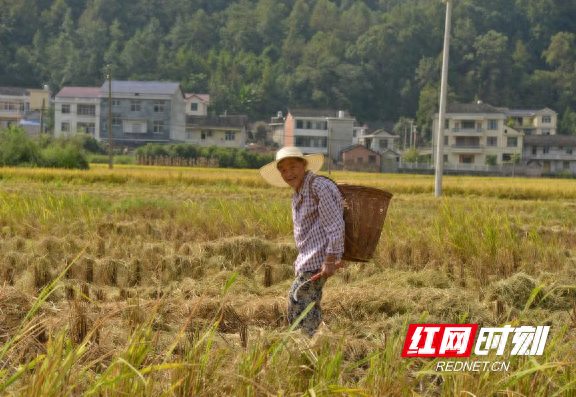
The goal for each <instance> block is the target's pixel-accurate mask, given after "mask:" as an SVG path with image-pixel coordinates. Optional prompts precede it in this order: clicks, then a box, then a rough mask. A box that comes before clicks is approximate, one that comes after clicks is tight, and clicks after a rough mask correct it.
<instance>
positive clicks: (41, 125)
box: [40, 98, 46, 134]
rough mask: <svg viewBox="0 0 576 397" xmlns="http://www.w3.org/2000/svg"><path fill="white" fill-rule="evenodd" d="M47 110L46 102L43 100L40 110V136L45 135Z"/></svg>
mask: <svg viewBox="0 0 576 397" xmlns="http://www.w3.org/2000/svg"><path fill="white" fill-rule="evenodd" d="M45 109H46V100H45V99H44V98H42V109H40V134H43V133H44V110H45Z"/></svg>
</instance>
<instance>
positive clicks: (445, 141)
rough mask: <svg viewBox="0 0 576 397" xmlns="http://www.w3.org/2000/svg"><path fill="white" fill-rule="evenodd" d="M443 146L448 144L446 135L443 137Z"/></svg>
mask: <svg viewBox="0 0 576 397" xmlns="http://www.w3.org/2000/svg"><path fill="white" fill-rule="evenodd" d="M444 146H448V137H447V136H445V137H444Z"/></svg>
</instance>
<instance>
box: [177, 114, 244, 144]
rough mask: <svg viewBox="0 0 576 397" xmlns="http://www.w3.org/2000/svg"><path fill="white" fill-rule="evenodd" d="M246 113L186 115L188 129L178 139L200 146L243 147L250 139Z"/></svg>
mask: <svg viewBox="0 0 576 397" xmlns="http://www.w3.org/2000/svg"><path fill="white" fill-rule="evenodd" d="M247 130H248V117H247V116H244V115H230V116H228V115H222V116H186V130H185V134H184V136H182V137H178V139H176V140H178V141H180V142H186V143H190V144H194V145H200V146H219V147H228V148H243V147H244V146H245V145H246V142H247V140H248V132H247Z"/></svg>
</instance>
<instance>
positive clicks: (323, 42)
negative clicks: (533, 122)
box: [0, 0, 576, 133]
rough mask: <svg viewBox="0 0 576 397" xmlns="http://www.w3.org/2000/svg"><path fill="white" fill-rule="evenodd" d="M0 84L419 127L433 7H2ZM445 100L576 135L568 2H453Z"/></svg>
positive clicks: (353, 1) (431, 51)
mask: <svg viewBox="0 0 576 397" xmlns="http://www.w3.org/2000/svg"><path fill="white" fill-rule="evenodd" d="M0 10H1V12H0V85H9V86H27V87H33V86H40V85H41V84H49V85H50V86H51V88H52V90H53V91H56V90H58V89H59V88H60V87H62V86H64V85H100V84H101V83H102V82H103V79H104V67H105V65H106V64H108V63H110V64H112V65H113V76H114V78H115V79H144V80H148V79H150V80H152V79H154V80H174V81H179V82H180V83H181V84H182V86H183V87H184V89H185V90H186V91H193V92H209V93H210V94H211V97H212V102H213V106H214V109H215V110H216V111H219V112H220V111H224V110H227V111H228V112H242V113H246V114H249V115H250V116H251V117H252V118H253V119H263V118H267V117H269V116H270V115H272V114H274V113H275V112H276V111H277V110H283V109H286V107H305V106H306V107H316V108H326V107H329V108H334V109H340V108H341V109H348V110H350V111H351V112H352V113H353V114H354V115H355V116H356V117H357V118H358V119H360V120H364V121H371V120H396V119H397V118H398V117H400V116H410V117H417V118H418V123H419V124H420V125H421V126H423V124H425V123H427V122H428V121H429V116H430V114H431V112H433V111H434V110H435V109H436V106H437V105H436V103H437V101H438V99H437V97H438V94H437V92H438V90H437V87H438V85H439V79H440V65H441V61H440V59H441V51H442V38H443V31H444V13H445V7H444V4H443V3H442V1H440V0H332V1H331V0H138V1H136V0H134V1H132V0H0ZM452 21H453V25H452V27H453V29H452V33H453V35H452V45H451V62H450V80H449V81H450V92H451V96H452V99H454V100H460V101H471V100H474V99H482V100H483V101H484V102H487V103H490V104H492V105H496V106H508V107H543V106H548V107H551V108H553V109H554V110H556V111H557V112H558V113H559V120H560V123H561V125H560V129H561V132H563V133H576V113H575V111H576V66H575V65H576V34H575V32H576V1H574V0H454V12H453V18H452Z"/></svg>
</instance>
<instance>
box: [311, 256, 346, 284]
mask: <svg viewBox="0 0 576 397" xmlns="http://www.w3.org/2000/svg"><path fill="white" fill-rule="evenodd" d="M345 266H346V263H345V262H343V261H341V260H338V261H335V260H331V259H329V258H327V259H326V260H325V261H324V263H323V264H322V269H321V270H320V271H319V272H318V273H316V274H315V275H313V276H312V277H310V281H316V280H319V279H320V278H322V277H325V278H328V277H330V276H333V275H334V273H336V270H338V269H340V268H343V267H345Z"/></svg>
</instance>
